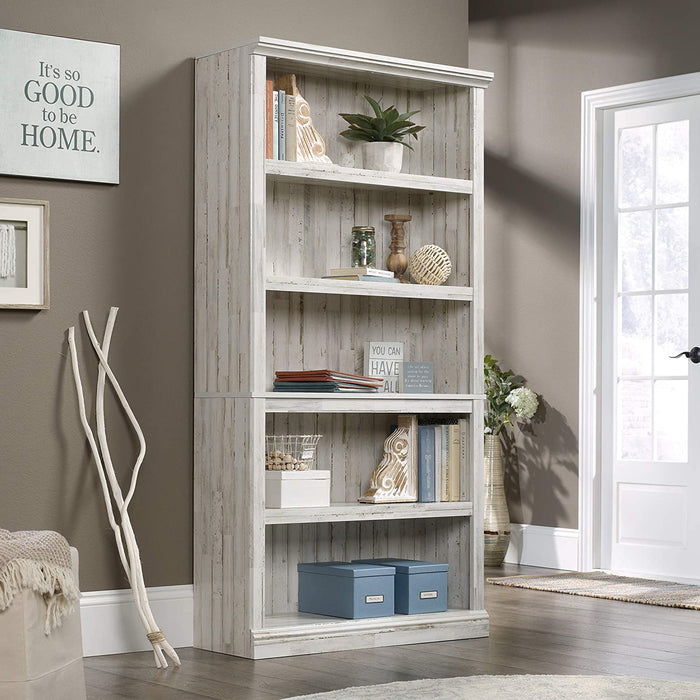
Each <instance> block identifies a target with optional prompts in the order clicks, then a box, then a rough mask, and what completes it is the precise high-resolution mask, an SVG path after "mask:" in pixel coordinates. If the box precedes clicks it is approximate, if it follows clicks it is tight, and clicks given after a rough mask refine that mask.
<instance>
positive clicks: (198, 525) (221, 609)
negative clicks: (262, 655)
mask: <svg viewBox="0 0 700 700" xmlns="http://www.w3.org/2000/svg"><path fill="white" fill-rule="evenodd" d="M263 415H264V414H263V407H262V401H261V400H250V399H230V398H227V399H224V398H200V399H195V454H194V457H195V460H194V462H195V472H194V492H195V500H194V535H195V537H194V544H195V548H194V549H195V555H194V591H195V645H196V646H198V647H201V648H203V649H210V650H212V651H220V652H225V653H229V654H236V655H239V656H249V655H250V653H251V649H250V635H249V631H250V629H252V628H256V627H259V626H260V624H261V622H262V604H263V593H262V590H261V589H260V581H261V580H262V576H263V571H264V526H263V525H262V523H263V479H262V475H261V474H260V472H259V471H256V470H254V469H251V464H253V463H260V464H262V462H263V459H264V456H263V450H262V438H263V433H264V422H263Z"/></svg>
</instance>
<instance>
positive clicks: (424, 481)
mask: <svg viewBox="0 0 700 700" xmlns="http://www.w3.org/2000/svg"><path fill="white" fill-rule="evenodd" d="M466 451H467V421H466V420H465V419H463V418H460V419H457V418H454V419H446V420H445V422H444V423H441V424H440V425H419V426H418V500H419V501H421V502H423V503H434V502H437V501H461V500H462V498H461V492H462V480H461V469H460V465H461V464H462V463H463V462H464V460H465V459H466Z"/></svg>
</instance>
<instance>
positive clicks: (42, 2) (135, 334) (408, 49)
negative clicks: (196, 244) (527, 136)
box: [0, 0, 467, 590]
mask: <svg viewBox="0 0 700 700" xmlns="http://www.w3.org/2000/svg"><path fill="white" fill-rule="evenodd" d="M0 26H2V27H3V28H5V29H15V30H20V31H27V32H36V33H40V34H54V35H58V36H68V37H76V38H80V39H87V40H94V41H104V42H110V43H116V44H120V45H121V62H122V75H121V80H122V83H121V84H122V102H121V184H120V185H118V186H106V185H94V184H83V183H67V182H58V181H49V180H44V181H42V180H33V179H18V178H9V177H0V197H24V198H33V199H47V200H49V201H50V203H51V309H50V310H49V311H43V312H38V313H37V312H32V313H30V312H19V311H0V392H1V393H0V396H1V397H2V404H1V408H0V527H2V528H7V529H11V530H19V529H42V528H49V529H55V530H58V531H60V532H62V533H63V534H64V535H65V536H66V537H67V538H68V539H69V540H70V542H71V543H72V544H74V545H75V546H77V547H78V548H79V549H80V553H81V575H82V576H81V578H82V580H81V584H82V588H83V590H96V589H110V588H124V587H126V585H127V583H126V579H125V577H124V576H123V574H122V572H121V570H120V566H119V563H118V560H117V557H116V554H115V546H114V541H113V538H112V534H111V531H110V530H109V527H108V525H107V520H106V517H105V513H104V505H103V503H102V496H101V493H100V491H99V486H98V482H97V476H96V473H95V470H94V466H93V464H92V463H91V461H90V457H89V453H88V450H87V446H86V441H85V438H84V435H83V433H82V430H81V427H80V424H79V420H78V414H77V408H76V399H75V395H74V389H73V386H72V375H71V372H70V366H69V363H68V358H67V352H68V351H67V344H66V342H65V335H64V331H65V329H66V328H68V327H69V326H70V325H74V324H75V325H77V324H78V314H79V313H80V311H81V310H82V309H84V308H87V309H89V310H90V312H91V315H92V318H93V321H94V322H95V323H96V325H97V326H98V328H99V330H98V334H101V332H102V328H103V327H104V322H105V319H106V314H107V311H108V308H109V306H110V305H115V306H119V307H120V309H121V311H120V315H119V318H118V321H117V328H116V331H115V336H114V341H113V343H112V350H111V357H112V361H113V367H114V370H115V372H116V374H117V377H118V378H119V380H120V382H121V384H122V386H123V387H124V390H125V392H126V395H127V397H128V398H129V400H130V402H131V405H132V407H133V409H134V412H135V413H136V415H137V417H138V418H139V420H140V422H141V425H142V427H143V429H144V432H145V434H146V437H147V440H148V454H147V457H146V463H145V465H144V467H143V470H142V476H141V477H140V482H139V486H138V489H137V492H136V497H135V499H134V502H133V508H132V511H133V524H134V527H135V530H136V534H137V537H138V540H139V544H140V547H141V553H142V558H143V562H144V571H145V577H146V583H147V585H149V586H159V585H170V584H183V583H189V582H191V581H192V505H191V503H192V324H193V320H192V280H193V275H192V265H193V259H192V235H193V214H192V204H193V192H192V188H193V184H192V182H193V173H192V171H193V152H192V151H193V95H192V93H193V62H192V57H193V56H196V55H200V54H204V53H210V52H212V51H216V50H219V49H223V48H227V47H229V46H231V45H233V44H235V43H240V42H244V41H248V40H250V39H252V38H254V37H256V36H259V35H265V36H273V37H280V38H285V39H292V40H297V41H305V42H310V43H319V44H326V45H330V46H340V47H343V48H348V49H356V50H360V51H370V52H374V53H387V54H392V55H398V56H406V57H408V58H415V59H422V60H427V61H433V62H439V63H448V64H456V65H466V62H467V2H466V0H438V1H437V2H431V3H426V2H424V1H423V0H382V1H381V2H376V1H374V0H355V2H352V3H349V2H345V1H340V0H304V2H289V1H287V2H284V1H281V0H280V1H278V2H271V1H270V0H256V2H250V1H249V0H228V1H224V0H197V1H196V2H195V1H192V0H119V1H118V2H115V1H114V0H62V1H61V2H55V0H36V1H33V2H23V1H22V0H7V1H6V2H4V3H3V9H2V14H1V15H0ZM3 69H4V67H3ZM79 343H80V344H81V347H82V348H84V349H85V348H87V338H86V336H85V333H84V331H83V330H82V329H81V331H80V332H79ZM82 359H83V381H84V382H85V383H86V385H88V386H89V388H90V389H92V388H93V387H94V384H95V376H96V364H95V362H94V360H93V358H92V357H91V355H90V353H88V352H87V351H84V352H83V353H82ZM108 421H109V422H110V425H111V427H113V429H114V432H113V436H112V445H113V451H114V454H115V458H116V459H115V461H116V462H117V463H118V464H121V465H122V467H121V469H120V473H122V475H123V476H124V477H126V476H128V474H129V473H130V469H131V461H132V459H133V454H134V450H135V445H134V442H133V440H132V438H131V435H130V433H129V432H128V431H127V430H126V428H125V425H124V421H123V420H122V418H121V415H120V413H119V412H118V411H117V410H116V409H115V410H113V411H112V412H111V415H108Z"/></svg>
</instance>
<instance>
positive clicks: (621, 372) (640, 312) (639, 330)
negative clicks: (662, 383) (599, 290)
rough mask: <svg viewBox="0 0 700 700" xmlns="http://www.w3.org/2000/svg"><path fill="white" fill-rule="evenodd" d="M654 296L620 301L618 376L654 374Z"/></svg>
mask: <svg viewBox="0 0 700 700" xmlns="http://www.w3.org/2000/svg"><path fill="white" fill-rule="evenodd" d="M651 299H652V298H651V296H647V295H644V296H631V297H627V296H625V297H621V298H620V312H619V317H620V330H619V334H618V339H617V374H618V376H625V375H635V374H637V375H639V374H646V375H647V376H648V375H650V374H651V373H652V372H651V348H652V343H651V316H652V308H651Z"/></svg>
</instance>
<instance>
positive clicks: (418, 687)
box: [290, 676, 700, 700]
mask: <svg viewBox="0 0 700 700" xmlns="http://www.w3.org/2000/svg"><path fill="white" fill-rule="evenodd" d="M301 698H304V700H316V699H318V700H387V698H391V700H458V699H459V700H462V699H463V698H473V699H474V700H563V699H564V698H566V700H570V699H575V700H578V699H579V698H580V699H582V700H587V699H590V700H593V699H594V698H595V700H601V698H606V699H607V698H630V699H632V698H634V699H635V700H636V698H673V700H691V699H692V700H697V699H698V698H700V683H693V682H691V681H661V680H655V679H653V678H635V677H631V676H469V677H462V678H439V679H428V680H423V681H407V682H403V683H387V684H384V685H371V686H362V687H358V688H345V689H344V690H334V691H331V692H330V693H317V694H315V695H299V696H297V697H296V698H291V699H290V700H300V699H301Z"/></svg>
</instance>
